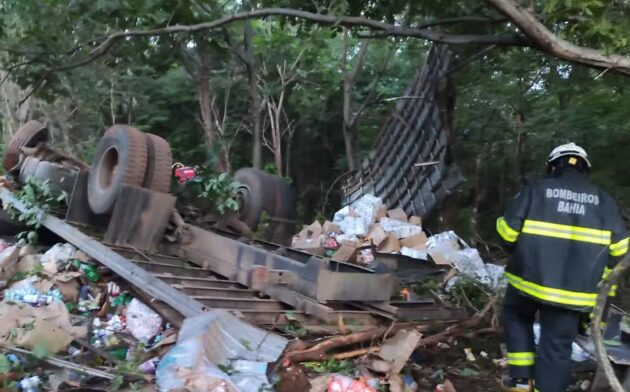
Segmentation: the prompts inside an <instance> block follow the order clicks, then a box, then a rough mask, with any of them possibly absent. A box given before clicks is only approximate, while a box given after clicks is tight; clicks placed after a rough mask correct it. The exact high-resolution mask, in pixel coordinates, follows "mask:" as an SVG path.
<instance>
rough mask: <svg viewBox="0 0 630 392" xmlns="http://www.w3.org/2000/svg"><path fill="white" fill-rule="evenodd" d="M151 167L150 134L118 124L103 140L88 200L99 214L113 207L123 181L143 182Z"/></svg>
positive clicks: (94, 165) (89, 183)
mask: <svg viewBox="0 0 630 392" xmlns="http://www.w3.org/2000/svg"><path fill="white" fill-rule="evenodd" d="M146 168H147V143H146V137H145V136H144V134H143V133H142V132H140V131H139V130H137V129H136V128H133V127H130V126H128V125H114V126H113V127H111V128H109V129H108V130H107V131H106V132H105V136H103V138H102V139H101V141H100V142H99V144H98V146H97V148H96V153H95V154H94V158H93V159H92V165H91V166H90V174H89V176H88V203H89V205H90V208H91V209H92V211H93V212H94V213H96V214H104V213H107V212H109V211H111V209H112V207H113V206H114V204H115V203H116V198H117V197H118V194H119V193H120V190H121V189H122V186H123V184H127V185H135V186H142V183H143V182H144V176H145V173H146Z"/></svg>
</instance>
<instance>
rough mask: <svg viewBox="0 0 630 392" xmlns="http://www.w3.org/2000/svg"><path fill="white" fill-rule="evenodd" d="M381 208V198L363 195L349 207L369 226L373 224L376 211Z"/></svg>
mask: <svg viewBox="0 0 630 392" xmlns="http://www.w3.org/2000/svg"><path fill="white" fill-rule="evenodd" d="M382 206H383V201H382V200H381V198H379V197H376V196H374V195H363V196H362V197H361V198H360V199H359V200H357V201H355V202H354V203H352V204H351V205H350V207H352V209H354V210H355V211H356V212H358V213H359V216H361V218H363V220H364V221H365V222H366V223H367V225H369V224H370V223H372V222H374V220H375V217H376V211H378V209H379V208H381V207H382Z"/></svg>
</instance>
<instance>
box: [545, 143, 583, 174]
mask: <svg viewBox="0 0 630 392" xmlns="http://www.w3.org/2000/svg"><path fill="white" fill-rule="evenodd" d="M566 156H575V157H579V158H582V159H583V160H584V162H586V166H587V167H588V168H589V169H590V168H591V161H589V160H588V155H587V154H586V151H585V150H584V149H583V148H582V147H580V146H578V145H577V144H575V143H567V144H563V145H561V146H558V147H556V148H554V149H553V151H551V153H549V156H548V157H547V165H549V164H550V163H551V162H553V161H555V160H556V159H558V158H561V157H566Z"/></svg>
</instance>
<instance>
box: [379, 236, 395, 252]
mask: <svg viewBox="0 0 630 392" xmlns="http://www.w3.org/2000/svg"><path fill="white" fill-rule="evenodd" d="M377 252H379V253H398V252H400V242H399V241H398V238H397V237H396V236H395V235H393V234H390V235H388V236H387V238H386V239H385V240H384V241H383V242H381V244H380V246H379V247H378V248H377Z"/></svg>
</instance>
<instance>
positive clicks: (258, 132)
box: [243, 0, 262, 169]
mask: <svg viewBox="0 0 630 392" xmlns="http://www.w3.org/2000/svg"><path fill="white" fill-rule="evenodd" d="M243 8H244V9H246V10H250V9H251V5H250V2H249V1H246V0H243ZM253 35H254V32H253V30H252V22H251V20H249V19H248V20H246V21H245V26H244V29H243V47H244V52H245V67H246V68H247V82H248V86H247V93H248V94H249V116H250V121H251V125H252V135H253V136H254V137H253V139H254V140H253V144H252V166H253V167H255V168H256V169H261V168H262V113H261V112H262V108H261V107H260V95H259V93H258V83H257V78H256V56H254V50H253V48H252V37H253Z"/></svg>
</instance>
